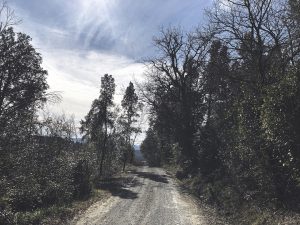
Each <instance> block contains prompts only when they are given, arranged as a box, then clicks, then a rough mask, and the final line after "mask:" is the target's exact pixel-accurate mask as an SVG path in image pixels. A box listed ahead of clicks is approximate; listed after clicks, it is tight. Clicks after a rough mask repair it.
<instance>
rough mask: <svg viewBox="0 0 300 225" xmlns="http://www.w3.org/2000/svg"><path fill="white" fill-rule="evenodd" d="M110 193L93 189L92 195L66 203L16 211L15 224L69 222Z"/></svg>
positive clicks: (45, 224)
mask: <svg viewBox="0 0 300 225" xmlns="http://www.w3.org/2000/svg"><path fill="white" fill-rule="evenodd" d="M109 196H110V193H109V192H108V191H105V190H101V189H93V191H92V193H91V194H90V196H88V197H86V198H85V199H82V200H75V201H73V202H71V203H67V204H64V205H53V206H50V207H46V208H39V209H36V210H34V211H28V212H17V213H14V217H13V224H16V225H39V224H43V225H61V224H67V223H68V221H69V220H71V219H72V218H73V217H74V216H75V215H77V214H79V213H80V212H83V211H85V210H86V209H87V208H89V207H90V206H91V205H92V204H93V203H95V202H97V201H100V200H103V199H106V198H108V197H109Z"/></svg>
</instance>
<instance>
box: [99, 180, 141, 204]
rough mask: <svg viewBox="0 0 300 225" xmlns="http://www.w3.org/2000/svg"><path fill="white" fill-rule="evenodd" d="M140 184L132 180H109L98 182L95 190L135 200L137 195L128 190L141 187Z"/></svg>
mask: <svg viewBox="0 0 300 225" xmlns="http://www.w3.org/2000/svg"><path fill="white" fill-rule="evenodd" d="M141 185H142V183H140V182H138V181H137V180H133V179H132V178H111V179H107V180H103V181H100V182H99V183H98V184H97V188H100V189H103V190H107V191H109V192H110V193H111V194H112V195H113V196H118V197H120V198H124V199H136V198H138V193H136V192H134V191H131V190H129V189H128V188H130V187H136V186H141Z"/></svg>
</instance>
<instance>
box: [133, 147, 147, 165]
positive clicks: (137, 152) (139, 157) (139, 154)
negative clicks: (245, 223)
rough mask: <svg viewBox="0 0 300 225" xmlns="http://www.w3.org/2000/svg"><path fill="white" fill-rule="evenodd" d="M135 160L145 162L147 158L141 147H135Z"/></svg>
mask: <svg viewBox="0 0 300 225" xmlns="http://www.w3.org/2000/svg"><path fill="white" fill-rule="evenodd" d="M134 150H135V151H134V158H135V160H136V161H145V158H144V156H143V154H142V152H141V151H140V145H134Z"/></svg>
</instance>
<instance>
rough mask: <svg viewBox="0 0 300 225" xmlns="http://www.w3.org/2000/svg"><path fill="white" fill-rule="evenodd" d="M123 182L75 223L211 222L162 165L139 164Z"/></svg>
mask: <svg viewBox="0 0 300 225" xmlns="http://www.w3.org/2000/svg"><path fill="white" fill-rule="evenodd" d="M128 179H129V180H127V182H126V185H125V186H118V185H119V184H117V183H116V185H115V187H114V191H112V197H110V198H109V199H107V200H106V201H104V202H98V203H96V204H94V205H93V206H91V207H90V208H89V209H88V210H87V211H86V212H85V213H84V214H82V215H81V216H79V217H78V218H76V219H75V220H74V221H73V222H72V224H74V225H92V224H93V225H96V224H97V225H196V224H199V225H200V224H210V223H209V222H210V221H206V218H205V217H204V216H203V215H202V214H203V212H201V210H200V209H199V208H198V207H197V206H196V204H195V203H193V201H191V199H189V198H188V197H186V196H184V195H182V194H180V192H179V191H178V189H177V187H176V185H175V182H174V181H173V180H172V178H170V177H169V176H168V175H167V174H166V173H165V171H164V170H163V169H160V168H150V167H147V166H143V167H139V168H138V169H137V171H132V172H131V173H130V174H129V177H128Z"/></svg>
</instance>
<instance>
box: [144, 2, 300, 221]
mask: <svg viewBox="0 0 300 225" xmlns="http://www.w3.org/2000/svg"><path fill="white" fill-rule="evenodd" d="M299 7H300V4H299V1H297V0H289V1H282V0H265V1H261V0H251V1H250V0H233V1H216V3H215V5H214V7H213V8H211V9H209V10H208V12H207V20H208V23H207V25H205V26H204V27H203V28H199V29H196V30H193V31H191V32H190V33H185V32H184V31H182V30H181V29H178V28H167V29H163V30H162V32H161V35H160V36H158V37H156V38H155V46H156V49H157V51H158V52H159V53H158V54H157V57H154V58H152V59H150V60H149V64H148V65H149V70H148V73H147V81H146V82H145V83H144V84H141V85H140V92H141V96H143V99H144V100H145V101H146V102H147V103H148V105H149V111H150V117H149V120H150V127H149V129H148V131H147V136H146V139H145V140H144V142H143V143H142V145H141V150H142V152H143V153H144V156H145V157H146V158H147V160H148V162H149V163H150V165H153V166H161V165H165V166H171V167H173V168H174V166H175V167H176V171H177V172H176V176H177V178H179V179H181V180H182V181H183V183H184V184H185V185H186V186H187V187H189V189H190V190H192V192H193V193H194V194H195V195H197V196H199V197H200V198H202V199H203V200H205V201H206V202H209V203H211V204H213V205H215V206H216V207H218V208H219V209H220V212H222V213H223V214H224V215H226V216H228V218H234V219H233V220H232V221H231V222H230V223H231V224H285V223H284V222H286V223H287V224H297V223H299V214H297V213H299V209H300V198H299V194H300V170H299V169H300V166H299V165H300V163H299V162H300V155H299V150H300V149H299V146H300V142H299V141H300V130H299V127H300V123H299V122H300V120H299V118H300V114H299V113H300V111H299V106H300V105H299V103H300V102H299V100H300V95H299V93H300V83H299V75H300V70H299V68H300V67H299V66H300V61H299V56H300V54H299V53H300V52H299V50H300V48H299V47H300V45H299V43H300V39H299V38H300V30H299V27H300V26H299V25H300V24H299V22H300V10H299V9H300V8H299ZM291 214H292V215H294V216H295V217H294V216H291V217H289V216H287V215H291ZM277 215H278V218H277ZM297 215H298V217H297ZM285 216H287V218H286V220H285V221H284V219H283V218H284V217H285ZM276 218H277V219H278V220H277V219H276ZM289 218H290V219H291V221H289ZM292 218H293V219H292ZM276 221H278V223H276Z"/></svg>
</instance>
